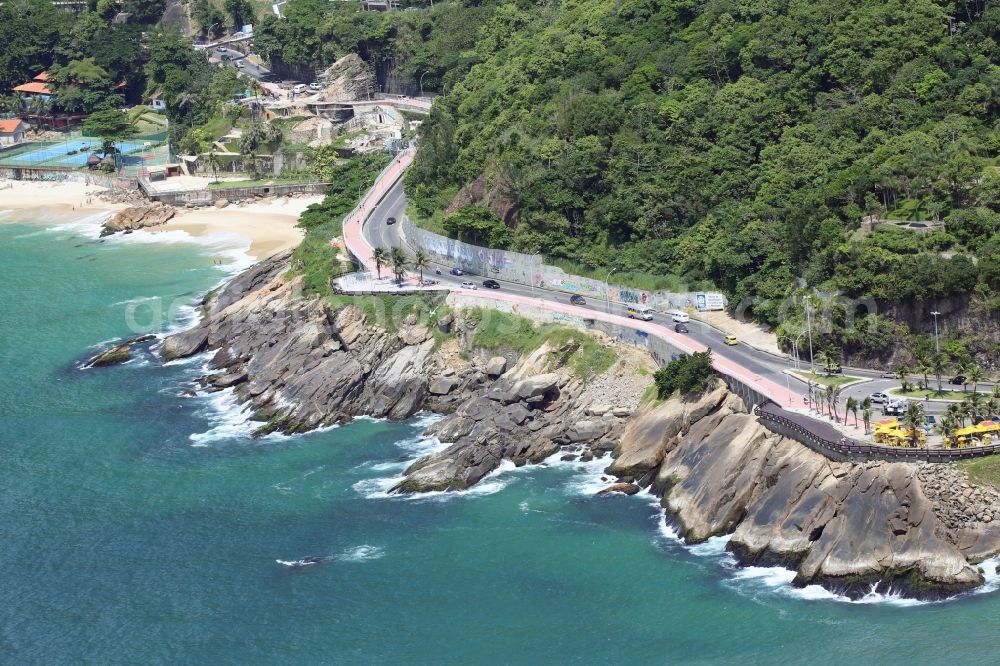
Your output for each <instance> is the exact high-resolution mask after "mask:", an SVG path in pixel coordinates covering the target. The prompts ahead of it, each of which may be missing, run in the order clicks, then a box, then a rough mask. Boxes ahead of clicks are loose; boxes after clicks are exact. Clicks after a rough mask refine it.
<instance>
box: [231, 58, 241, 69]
mask: <svg viewBox="0 0 1000 666" xmlns="http://www.w3.org/2000/svg"><path fill="white" fill-rule="evenodd" d="M233 67H236V68H238V69H243V61H242V60H237V61H236V62H235V63H234V64H233Z"/></svg>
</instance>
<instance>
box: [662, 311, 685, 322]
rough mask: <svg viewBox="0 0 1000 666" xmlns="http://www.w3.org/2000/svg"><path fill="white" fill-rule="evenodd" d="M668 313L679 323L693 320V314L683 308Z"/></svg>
mask: <svg viewBox="0 0 1000 666" xmlns="http://www.w3.org/2000/svg"><path fill="white" fill-rule="evenodd" d="M667 314H668V315H670V319H671V320H673V321H675V322H677V323H678V324H686V323H688V322H689V321H691V316H690V315H689V314H688V313H686V312H684V311H683V310H670V311H669V312H667Z"/></svg>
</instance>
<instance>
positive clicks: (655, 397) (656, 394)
mask: <svg viewBox="0 0 1000 666" xmlns="http://www.w3.org/2000/svg"><path fill="white" fill-rule="evenodd" d="M664 402H666V399H665V398H660V391H659V389H658V388H657V386H656V384H650V385H649V386H647V387H646V390H645V391H643V392H642V397H641V398H639V404H640V405H649V406H650V407H657V406H658V405H660V404H662V403H664Z"/></svg>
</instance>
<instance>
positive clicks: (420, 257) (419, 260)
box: [413, 250, 431, 284]
mask: <svg viewBox="0 0 1000 666" xmlns="http://www.w3.org/2000/svg"><path fill="white" fill-rule="evenodd" d="M430 265H431V258H430V257H429V256H428V255H427V253H426V252H424V251H423V250H417V253H416V254H415V255H414V257H413V267H414V268H416V269H417V270H418V271H420V284H423V283H424V269H425V268H427V267H428V266H430Z"/></svg>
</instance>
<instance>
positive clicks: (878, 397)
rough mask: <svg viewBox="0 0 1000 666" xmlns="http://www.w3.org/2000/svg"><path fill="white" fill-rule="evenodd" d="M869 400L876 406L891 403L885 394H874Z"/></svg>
mask: <svg viewBox="0 0 1000 666" xmlns="http://www.w3.org/2000/svg"><path fill="white" fill-rule="evenodd" d="M868 398H869V399H870V400H871V401H872V402H874V403H876V404H885V403H886V402H888V401H889V396H887V395H886V394H885V393H872V394H871V395H870V396H868Z"/></svg>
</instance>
